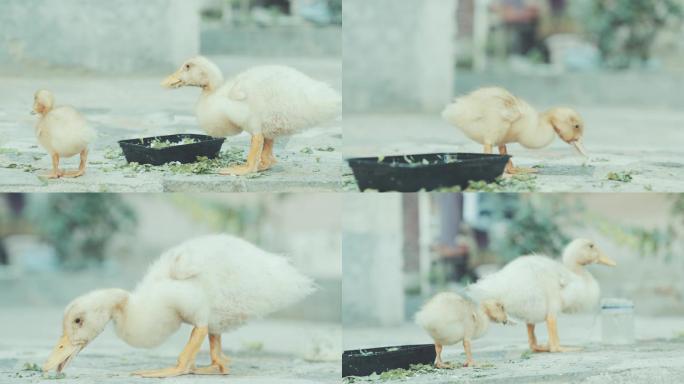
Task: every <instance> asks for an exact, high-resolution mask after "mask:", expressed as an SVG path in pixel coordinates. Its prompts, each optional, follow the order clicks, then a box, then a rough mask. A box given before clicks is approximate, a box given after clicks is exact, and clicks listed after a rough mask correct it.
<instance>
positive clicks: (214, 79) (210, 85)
mask: <svg viewBox="0 0 684 384" xmlns="http://www.w3.org/2000/svg"><path fill="white" fill-rule="evenodd" d="M207 78H208V80H207V83H206V84H205V85H204V86H202V93H204V94H212V93H214V92H216V90H217V89H219V87H221V86H222V85H223V74H222V73H221V72H214V71H210V72H209V73H208V74H207Z"/></svg>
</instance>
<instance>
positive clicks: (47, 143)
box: [36, 107, 95, 157]
mask: <svg viewBox="0 0 684 384" xmlns="http://www.w3.org/2000/svg"><path fill="white" fill-rule="evenodd" d="M36 137H37V138H38V142H39V143H40V145H41V146H42V147H43V148H45V149H46V150H47V151H49V152H51V153H57V154H59V155H60V156H61V157H71V156H74V155H77V154H79V153H80V152H81V151H82V150H84V149H86V148H87V147H88V145H89V144H90V143H91V142H92V141H93V140H94V139H95V131H94V130H93V129H92V128H91V127H90V126H89V125H88V123H87V122H86V120H85V119H84V118H83V116H81V114H79V113H78V112H77V111H76V110H75V109H73V108H71V107H56V108H54V109H53V110H51V111H50V112H48V113H47V114H46V115H45V116H43V117H42V118H41V119H40V120H39V121H38V124H37V125H36Z"/></svg>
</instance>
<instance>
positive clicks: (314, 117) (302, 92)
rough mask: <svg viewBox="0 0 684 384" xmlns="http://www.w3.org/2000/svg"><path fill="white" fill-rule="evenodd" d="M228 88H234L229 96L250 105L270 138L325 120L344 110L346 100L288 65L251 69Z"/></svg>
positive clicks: (292, 132) (262, 131)
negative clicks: (342, 107)
mask: <svg viewBox="0 0 684 384" xmlns="http://www.w3.org/2000/svg"><path fill="white" fill-rule="evenodd" d="M224 87H225V88H227V89H230V91H229V97H231V98H232V99H233V100H235V101H244V102H245V103H246V104H247V105H248V106H249V110H250V111H251V112H252V113H253V114H254V115H255V117H256V118H257V120H258V121H259V122H260V127H261V133H263V134H264V135H265V136H266V137H269V138H275V137H278V136H284V135H291V134H294V133H297V132H299V131H301V130H303V129H306V128H311V127H315V126H316V125H318V124H321V123H324V122H326V121H328V120H330V119H332V118H334V117H336V116H337V115H338V114H339V113H340V107H341V102H342V99H341V97H340V95H339V93H337V91H335V90H334V89H332V87H330V86H329V85H328V84H325V83H323V82H320V81H317V80H314V79H312V78H310V77H309V76H306V75H305V74H303V73H301V72H299V71H297V70H296V69H293V68H290V67H285V66H277V65H268V66H260V67H254V68H251V69H248V70H247V71H245V72H242V73H241V74H239V75H238V76H236V77H235V78H234V79H232V80H229V81H228V82H227V83H226V85H225V86H224ZM248 128H249V127H246V128H245V129H248Z"/></svg>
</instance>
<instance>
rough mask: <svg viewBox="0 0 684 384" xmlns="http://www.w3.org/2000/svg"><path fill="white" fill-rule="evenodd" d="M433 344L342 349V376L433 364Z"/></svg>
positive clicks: (378, 372) (364, 374) (362, 374)
mask: <svg viewBox="0 0 684 384" xmlns="http://www.w3.org/2000/svg"><path fill="white" fill-rule="evenodd" d="M434 362H435V346H434V345H433V344H422V345H401V346H396V347H382V348H371V349H356V350H353V351H344V353H343V354H342V377H347V376H368V375H372V374H373V373H377V374H380V373H382V372H386V371H391V370H393V369H399V368H403V369H409V368H411V365H414V364H433V363H434Z"/></svg>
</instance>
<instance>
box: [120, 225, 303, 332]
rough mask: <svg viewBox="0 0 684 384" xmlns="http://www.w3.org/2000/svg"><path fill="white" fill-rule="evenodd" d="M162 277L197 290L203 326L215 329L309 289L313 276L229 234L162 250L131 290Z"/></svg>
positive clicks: (284, 302) (161, 280)
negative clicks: (204, 307) (205, 308)
mask: <svg viewBox="0 0 684 384" xmlns="http://www.w3.org/2000/svg"><path fill="white" fill-rule="evenodd" d="M167 282H173V283H174V284H187V285H190V286H192V287H193V288H197V289H198V290H200V291H202V292H203V294H204V295H203V296H204V297H206V298H207V301H208V305H209V308H210V314H209V328H210V330H212V329H214V330H215V331H219V332H224V331H227V330H229V329H230V328H233V327H234V326H236V325H240V324H242V323H244V321H246V320H247V319H252V318H257V317H261V316H264V315H267V314H269V313H272V312H275V311H277V310H279V309H282V308H285V307H287V306H289V305H291V304H293V303H295V302H297V301H299V300H301V299H303V298H304V297H306V296H308V295H309V294H311V293H312V292H313V291H314V284H313V281H312V280H311V279H310V278H308V277H306V276H304V275H302V274H301V273H300V272H299V271H297V270H296V269H295V268H294V267H293V266H292V265H291V264H290V263H289V262H288V260H287V259H285V258H284V257H282V256H279V255H275V254H272V253H269V252H266V251H264V250H262V249H260V248H258V247H256V246H255V245H253V244H251V243H249V242H247V241H245V240H242V239H240V238H237V237H233V236H229V235H212V236H204V237H199V238H195V239H192V240H189V241H186V242H185V243H183V244H180V245H178V246H176V247H174V248H171V249H170V250H168V251H166V252H165V253H164V254H162V256H161V257H160V258H159V260H157V261H156V262H155V263H154V264H152V265H151V266H150V269H149V271H148V273H147V275H146V276H145V278H144V279H143V280H142V281H141V282H140V284H139V285H138V287H137V288H136V290H135V291H134V292H133V293H134V294H135V293H136V292H139V291H144V290H147V289H148V288H150V287H151V286H155V285H158V284H165V283H167Z"/></svg>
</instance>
